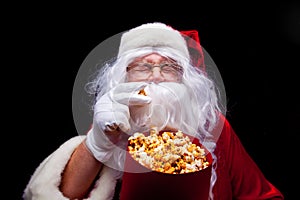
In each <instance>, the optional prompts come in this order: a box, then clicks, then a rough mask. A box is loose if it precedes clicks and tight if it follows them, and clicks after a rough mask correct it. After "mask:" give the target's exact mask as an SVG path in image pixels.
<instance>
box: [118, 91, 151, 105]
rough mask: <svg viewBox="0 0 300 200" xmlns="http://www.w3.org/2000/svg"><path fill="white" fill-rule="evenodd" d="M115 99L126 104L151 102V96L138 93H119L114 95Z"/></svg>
mask: <svg viewBox="0 0 300 200" xmlns="http://www.w3.org/2000/svg"><path fill="white" fill-rule="evenodd" d="M113 99H114V100H115V101H116V102H118V103H120V104H124V105H128V106H129V105H131V106H132V105H141V106H142V105H146V104H149V103H150V102H151V100H152V99H151V97H148V96H144V95H139V94H137V93H119V94H115V95H114V96H113Z"/></svg>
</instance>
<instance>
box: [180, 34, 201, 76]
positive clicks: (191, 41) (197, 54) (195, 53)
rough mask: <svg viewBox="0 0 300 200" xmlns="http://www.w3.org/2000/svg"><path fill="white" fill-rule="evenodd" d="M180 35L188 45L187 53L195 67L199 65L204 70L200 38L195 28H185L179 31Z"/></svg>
mask: <svg viewBox="0 0 300 200" xmlns="http://www.w3.org/2000/svg"><path fill="white" fill-rule="evenodd" d="M180 33H181V34H182V36H183V37H184V38H185V40H186V42H187V45H188V47H189V53H190V56H191V60H192V63H193V65H194V66H195V67H199V68H200V69H202V70H203V71H205V64H204V54H203V49H202V47H201V44H200V38H199V34H198V31H197V30H186V31H184V30H183V31H180Z"/></svg>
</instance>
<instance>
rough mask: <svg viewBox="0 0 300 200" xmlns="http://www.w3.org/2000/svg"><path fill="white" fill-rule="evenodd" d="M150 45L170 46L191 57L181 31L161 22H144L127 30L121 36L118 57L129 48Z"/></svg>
mask: <svg viewBox="0 0 300 200" xmlns="http://www.w3.org/2000/svg"><path fill="white" fill-rule="evenodd" d="M149 46H150V47H170V48H173V49H175V50H178V51H179V53H181V54H182V56H184V57H186V58H189V51H188V48H187V44H186V41H185V39H184V38H183V37H182V36H181V34H180V32H179V31H177V30H175V29H173V28H172V27H170V26H167V25H166V24H163V23H160V22H155V23H147V24H143V25H141V26H138V27H136V28H133V29H131V30H129V31H127V32H125V33H124V34H123V35H122V38H121V42H120V46H119V53H118V57H120V56H121V55H122V54H123V53H125V52H127V51H129V50H132V49H136V48H141V47H149Z"/></svg>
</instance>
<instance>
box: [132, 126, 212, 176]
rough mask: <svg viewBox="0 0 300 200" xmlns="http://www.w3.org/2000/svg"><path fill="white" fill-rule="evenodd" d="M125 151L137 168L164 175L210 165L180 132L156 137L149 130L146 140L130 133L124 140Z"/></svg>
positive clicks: (197, 147) (202, 154) (139, 135)
mask: <svg viewBox="0 0 300 200" xmlns="http://www.w3.org/2000/svg"><path fill="white" fill-rule="evenodd" d="M128 151H129V153H130V154H131V156H132V158H133V159H134V160H136V161H137V162H138V163H140V164H141V165H143V166H145V167H147V168H149V169H151V170H153V171H158V172H162V173H168V174H184V173H190V172H196V171H199V170H202V169H205V168H206V167H208V166H209V164H210V163H209V161H208V160H207V159H206V156H205V150H204V149H202V148H201V147H200V146H197V145H196V144H193V143H192V142H191V141H190V138H189V137H188V136H185V135H184V134H183V133H182V132H181V131H180V130H179V131H177V132H169V131H165V132H162V133H161V134H160V133H159V132H158V130H157V128H156V127H153V128H152V129H151V130H150V132H149V135H148V136H146V135H145V134H143V133H139V132H137V133H134V134H133V135H132V136H131V137H129V138H128Z"/></svg>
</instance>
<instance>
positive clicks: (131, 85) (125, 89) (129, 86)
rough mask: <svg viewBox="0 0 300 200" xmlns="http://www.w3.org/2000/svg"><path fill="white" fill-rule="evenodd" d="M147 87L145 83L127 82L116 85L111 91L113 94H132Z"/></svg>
mask: <svg viewBox="0 0 300 200" xmlns="http://www.w3.org/2000/svg"><path fill="white" fill-rule="evenodd" d="M147 85H148V83H146V82H127V83H122V84H119V85H117V86H116V87H115V88H114V89H113V93H114V94H117V93H134V92H138V91H140V90H141V89H143V88H145V87H146V86H147Z"/></svg>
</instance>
